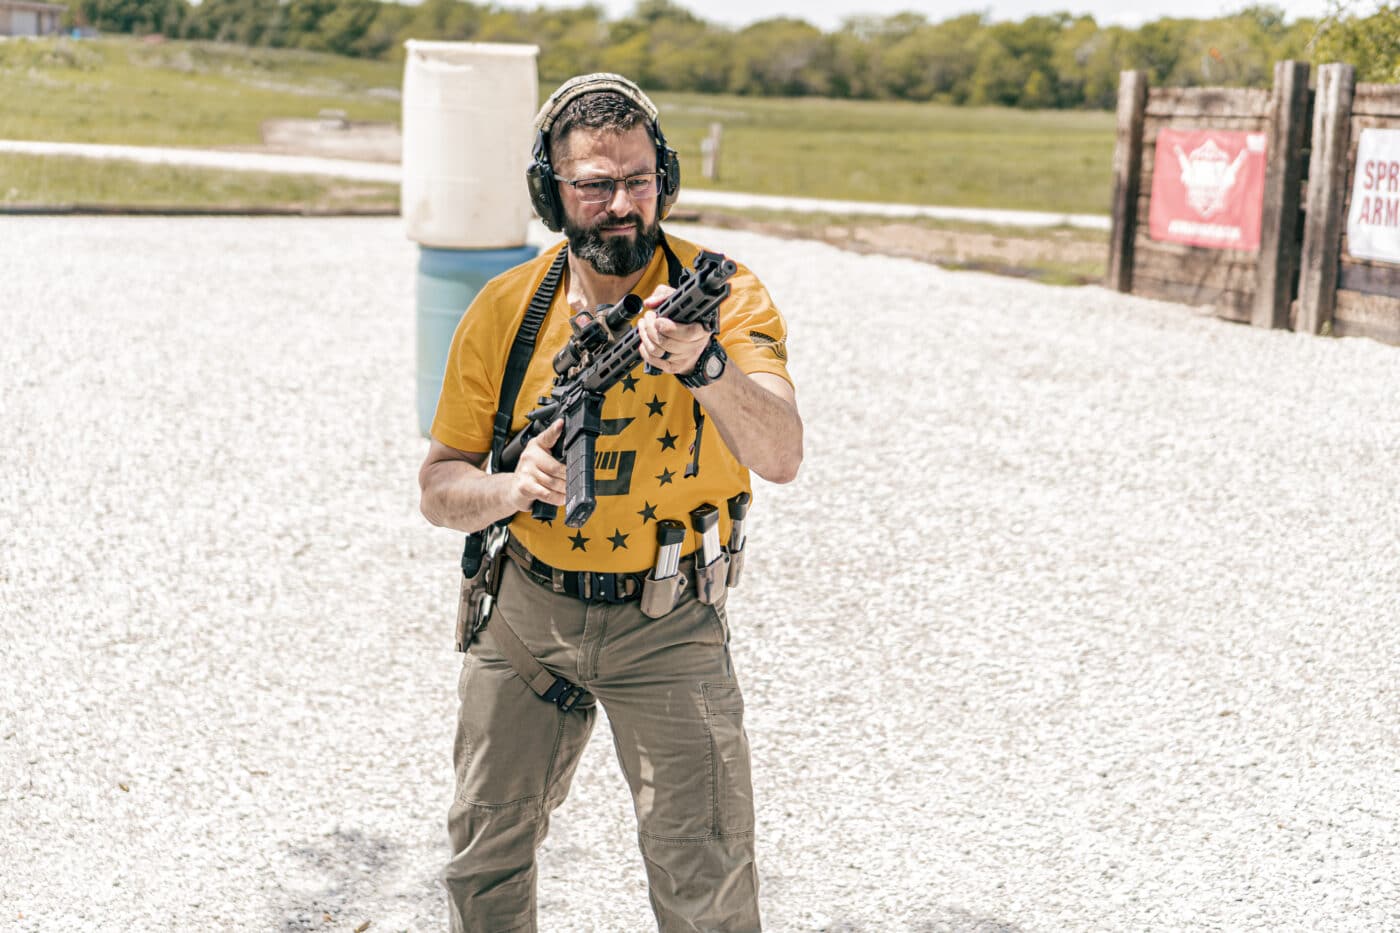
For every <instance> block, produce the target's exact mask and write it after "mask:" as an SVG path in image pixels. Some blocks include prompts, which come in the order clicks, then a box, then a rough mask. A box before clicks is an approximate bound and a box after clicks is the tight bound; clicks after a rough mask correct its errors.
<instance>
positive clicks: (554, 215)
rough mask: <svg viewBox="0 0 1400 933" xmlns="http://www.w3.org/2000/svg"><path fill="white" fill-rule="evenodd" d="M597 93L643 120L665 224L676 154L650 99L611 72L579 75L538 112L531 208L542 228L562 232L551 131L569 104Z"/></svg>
mask: <svg viewBox="0 0 1400 933" xmlns="http://www.w3.org/2000/svg"><path fill="white" fill-rule="evenodd" d="M599 91H611V92H613V93H615V94H620V95H622V96H623V97H625V98H626V99H627V100H629V101H631V102H632V103H633V104H634V105H635V106H636V107H637V108H638V109H639V110H641V112H642V115H643V116H644V117H646V120H647V128H648V129H649V130H650V131H651V137H652V143H653V144H654V145H655V146H656V167H657V169H658V170H659V171H660V172H661V173H662V175H661V190H660V191H659V192H658V197H657V202H656V204H657V216H658V217H660V218H661V219H662V220H664V219H665V218H666V215H667V214H669V213H670V211H671V207H672V206H673V205H674V204H675V203H676V198H677V197H679V195H680V190H681V161H680V157H679V156H678V155H677V154H676V150H674V149H672V148H671V147H670V146H668V145H667V144H666V137H665V135H664V134H662V132H661V121H660V120H659V119H658V118H657V117H658V113H657V110H656V105H655V104H653V103H652V102H651V98H650V97H647V96H646V94H644V93H642V89H641V88H639V87H637V85H635V84H633V83H632V82H631V81H629V80H627V79H626V78H624V77H623V76H622V75H618V74H612V73H611V72H598V73H596V74H589V75H579V76H578V77H576V78H570V79H569V80H568V81H565V82H564V83H563V84H561V85H560V86H559V89H558V90H557V91H555V92H554V93H553V94H551V95H549V100H547V101H545V102H544V106H543V107H541V108H540V112H539V113H538V114H536V115H535V145H534V149H533V151H532V152H531V156H530V166H529V168H527V169H526V170H525V184H526V185H527V186H528V188H529V191H530V204H531V206H532V207H534V209H535V213H536V214H538V215H539V218H540V220H541V221H543V222H544V225H545V226H546V227H548V228H549V229H550V230H554V231H556V232H557V231H559V230H561V229H563V225H564V205H563V203H562V202H561V201H560V199H559V186H558V184H557V183H556V182H555V178H554V166H553V164H552V162H551V160H550V155H549V137H550V131H551V130H553V128H554V124H555V122H556V121H557V120H558V119H559V115H560V114H561V113H563V112H564V108H565V107H567V106H568V105H569V103H570V102H571V101H574V100H576V99H578V98H580V97H582V96H583V95H585V94H594V93H597V92H599Z"/></svg>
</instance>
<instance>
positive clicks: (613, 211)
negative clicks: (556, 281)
mask: <svg viewBox="0 0 1400 933" xmlns="http://www.w3.org/2000/svg"><path fill="white" fill-rule="evenodd" d="M565 143H566V145H565V146H563V147H561V154H562V155H563V158H561V159H560V161H559V164H558V165H556V167H555V172H556V173H558V174H559V175H561V176H562V177H564V178H568V179H587V178H614V179H617V178H628V177H631V176H633V175H640V174H642V173H644V172H654V171H656V145H655V144H654V143H653V142H652V140H651V134H650V133H648V132H647V129H646V127H644V126H635V127H633V128H632V129H630V130H628V131H627V132H625V133H616V132H613V131H611V130H586V129H576V130H573V131H572V132H571V133H569V135H568V137H567V138H566V139H565ZM559 191H560V197H561V198H562V199H563V202H564V235H565V236H567V237H568V238H569V249H570V250H572V251H573V254H574V255H575V256H577V257H578V258H580V259H582V260H584V261H586V262H587V263H588V264H589V265H591V266H592V267H593V268H594V269H596V270H597V271H598V272H600V273H602V274H603V275H616V276H627V275H631V274H632V273H634V272H637V271H639V270H641V269H644V268H646V265H647V263H649V262H651V257H652V254H653V253H654V252H655V251H656V244H657V243H658V242H659V241H660V237H661V226H660V222H659V220H658V218H657V200H658V197H657V195H656V194H655V193H653V194H651V195H648V196H647V197H645V198H642V200H641V201H640V202H637V201H633V200H632V197H631V195H629V194H628V193H627V186H626V185H625V184H623V183H622V182H620V181H619V182H616V183H615V184H614V187H613V193H612V197H611V199H609V200H608V201H604V202H599V203H592V204H588V203H584V202H583V201H581V200H580V199H579V196H578V194H577V192H575V190H574V188H573V186H572V185H567V184H564V183H563V182H559Z"/></svg>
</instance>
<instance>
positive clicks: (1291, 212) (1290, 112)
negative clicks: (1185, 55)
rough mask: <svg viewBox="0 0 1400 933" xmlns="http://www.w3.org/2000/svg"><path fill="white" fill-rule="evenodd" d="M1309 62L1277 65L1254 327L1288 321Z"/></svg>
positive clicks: (1252, 317)
mask: <svg viewBox="0 0 1400 933" xmlns="http://www.w3.org/2000/svg"><path fill="white" fill-rule="evenodd" d="M1308 70H1309V68H1308V63H1307V62H1278V63H1277V64H1275V65H1274V94H1273V99H1272V101H1270V104H1269V138H1268V148H1267V149H1266V150H1265V154H1266V155H1265V157H1266V158H1267V159H1268V164H1267V166H1266V168H1265V169H1264V216H1263V218H1262V219H1261V222H1260V225H1259V266H1258V273H1259V277H1258V280H1257V282H1256V284H1255V288H1254V312H1253V314H1251V315H1250V323H1251V324H1253V325H1254V326H1255V327H1273V328H1280V327H1288V324H1289V321H1288V312H1289V306H1290V305H1291V304H1292V303H1293V283H1294V281H1295V280H1296V279H1297V277H1298V210H1299V208H1300V207H1301V206H1302V189H1303V149H1304V148H1305V147H1306V145H1307V135H1308Z"/></svg>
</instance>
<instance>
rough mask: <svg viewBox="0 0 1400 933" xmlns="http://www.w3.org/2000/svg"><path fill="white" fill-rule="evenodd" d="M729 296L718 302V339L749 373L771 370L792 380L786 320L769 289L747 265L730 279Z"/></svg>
mask: <svg viewBox="0 0 1400 933" xmlns="http://www.w3.org/2000/svg"><path fill="white" fill-rule="evenodd" d="M729 282H730V288H729V298H728V299H727V300H726V301H725V302H724V303H723V304H722V305H720V335H719V340H720V343H721V344H722V345H723V346H724V352H725V353H727V354H728V355H729V358H730V359H731V360H733V361H734V362H735V363H736V364H737V365H738V367H739V368H740V369H741V370H743V371H744V372H745V373H747V374H748V375H753V374H754V373H772V374H773V375H775V376H781V377H782V378H783V379H785V380H787V381H788V383H789V384H791V383H792V377H791V376H789V375H788V371H787V358H788V356H787V323H786V322H785V321H784V320H783V316H782V314H781V313H780V312H779V311H778V308H777V306H776V305H774V304H773V299H772V298H771V297H769V295H768V290H767V289H766V288H764V287H763V283H761V282H760V281H759V280H758V277H757V276H755V275H754V274H753V273H752V272H750V271H749V270H748V268H747V267H746V266H743V265H741V266H739V270H738V271H737V272H736V273H735V274H734V276H733V277H732V278H731V279H730V280H729Z"/></svg>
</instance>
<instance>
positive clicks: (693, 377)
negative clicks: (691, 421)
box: [676, 334, 729, 389]
mask: <svg viewBox="0 0 1400 933" xmlns="http://www.w3.org/2000/svg"><path fill="white" fill-rule="evenodd" d="M712 359H718V360H719V361H720V367H719V372H717V373H715V375H714V376H713V377H711V376H709V375H708V374H707V373H706V372H705V370H706V369H707V368H708V366H709V363H710V360H712ZM728 361H729V354H727V353H725V352H724V347H723V346H721V345H720V342H719V340H718V339H717V338H716V337H715V336H714V335H713V334H711V335H710V342H709V343H708V344H707V345H706V346H705V349H704V350H702V351H701V353H700V358H699V359H698V360H696V361H695V368H694V369H692V370H691V371H690V372H688V373H677V374H676V378H677V379H679V380H680V381H681V385H683V386H685V387H686V388H687V389H698V388H700V387H701V386H707V385H709V384H710V383H712V382H714V381H715V380H717V379H719V378H720V376H723V375H724V366H725V364H726V363H727V362H728Z"/></svg>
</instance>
